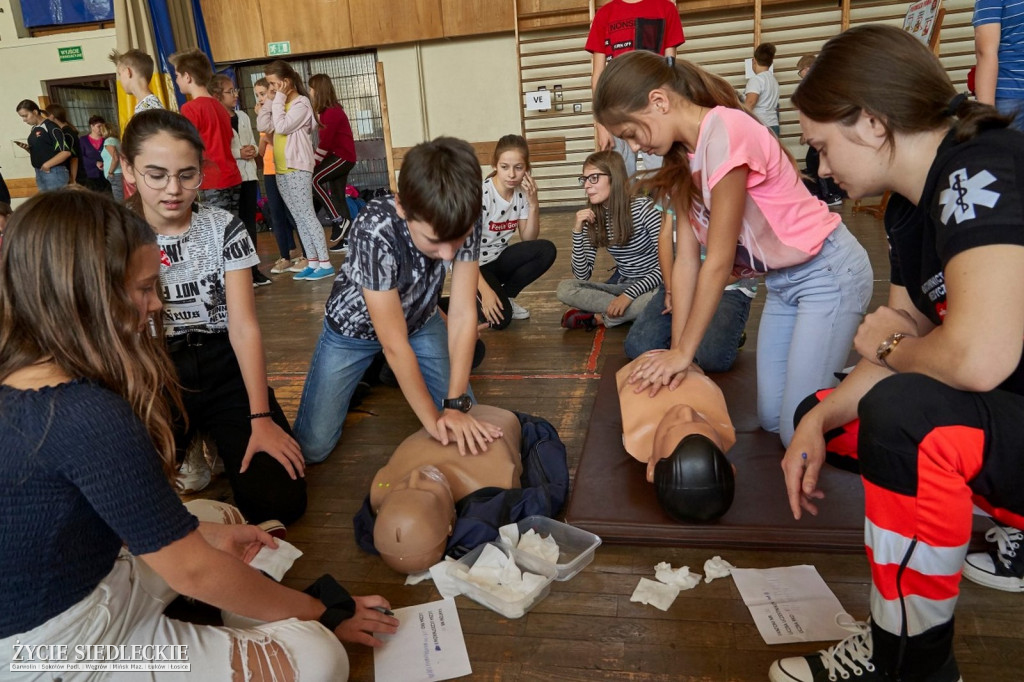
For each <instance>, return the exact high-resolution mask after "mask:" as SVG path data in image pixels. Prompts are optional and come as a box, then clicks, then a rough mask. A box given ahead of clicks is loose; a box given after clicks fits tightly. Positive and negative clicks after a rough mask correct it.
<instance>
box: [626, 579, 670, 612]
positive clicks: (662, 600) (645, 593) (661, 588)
mask: <svg viewBox="0 0 1024 682" xmlns="http://www.w3.org/2000/svg"><path fill="white" fill-rule="evenodd" d="M678 596H679V588H678V587H675V586H673V585H665V584H664V583H659V582H657V581H655V580H648V579H647V578H640V582H639V583H638V584H637V586H636V589H635V590H633V596H631V597H630V598H629V601H635V602H640V603H641V604H649V605H650V606H653V607H655V608H658V609H661V610H662V611H668V609H669V607H670V606H672V602H674V601H675V600H676V597H678Z"/></svg>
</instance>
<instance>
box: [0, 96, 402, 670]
mask: <svg viewBox="0 0 1024 682" xmlns="http://www.w3.org/2000/svg"><path fill="white" fill-rule="evenodd" d="M140 115H141V114H140ZM172 115H173V116H178V114H172ZM136 118H138V117H136ZM134 120H135V119H133V122H134ZM183 120H184V119H183ZM129 130H130V126H129ZM193 134H195V133H194V132H193ZM172 184H174V183H173V181H172ZM144 187H145V186H144ZM140 190H141V191H146V190H145V189H143V188H140ZM236 222H237V221H236ZM242 234H243V235H244V231H243V232H242ZM160 261H161V252H160V249H159V248H158V246H157V238H156V236H155V235H154V233H153V231H152V230H151V229H150V227H149V226H148V225H146V223H145V221H144V220H143V219H142V218H141V217H140V216H138V215H136V214H134V213H132V212H131V211H129V210H127V209H125V208H124V207H123V206H120V205H118V204H116V203H115V202H114V201H113V200H111V199H109V198H107V197H100V196H97V195H95V194H87V193H85V192H77V191H70V190H61V191H57V192H51V193H47V194H44V195H39V196H36V197H34V198H32V199H30V200H29V201H27V202H26V203H25V204H24V205H23V206H21V207H20V208H19V209H18V214H17V215H16V216H15V217H13V218H12V220H11V225H10V229H9V231H8V239H7V241H6V243H5V244H4V245H3V249H2V250H0V488H2V489H3V491H4V494H3V495H2V496H0V518H2V519H3V532H2V533H0V570H2V571H3V575H4V581H3V584H2V586H0V602H2V603H3V604H4V605H5V608H4V609H2V610H0V666H2V669H3V671H4V672H3V678H4V679H5V680H11V681H15V680H16V681H19V682H20V681H25V682H27V681H29V680H33V681H34V680H44V679H45V680H49V679H54V678H56V677H57V674H56V673H51V672H39V671H38V669H36V670H27V671H19V670H18V667H17V666H12V663H14V662H15V661H16V660H18V658H19V655H18V651H19V650H20V649H26V648H27V647H31V646H37V645H43V646H42V648H44V649H46V648H49V645H51V644H52V643H59V644H60V645H63V646H66V647H67V650H68V651H75V650H76V647H78V646H93V645H96V646H102V647H104V650H106V647H107V646H114V647H117V646H128V647H131V646H139V647H145V648H147V649H151V648H154V646H155V649H156V650H160V651H161V652H162V653H163V654H164V655H167V656H168V657H169V658H172V659H178V660H187V661H188V662H189V663H190V664H191V666H192V667H191V673H184V674H185V675H187V676H188V679H190V680H191V679H195V680H208V681H211V682H212V681H218V682H219V681H221V680H242V679H245V680H253V681H256V680H282V679H302V680H324V681H325V682H326V681H328V680H330V681H334V680H345V679H347V678H348V669H349V666H348V658H347V656H346V653H345V649H344V648H343V646H342V644H341V643H340V642H341V641H347V642H359V643H362V644H366V645H370V646H375V645H379V644H380V640H379V639H377V638H376V636H375V634H376V633H393V632H395V630H396V626H397V625H398V621H397V620H396V619H394V618H390V617H388V616H386V615H384V614H383V613H380V612H379V611H378V610H377V608H383V609H386V608H388V602H387V601H386V600H385V599H383V598H382V597H380V596H367V597H348V595H347V594H346V595H344V597H347V598H343V597H342V594H341V593H340V592H339V595H338V599H337V600H335V599H331V598H329V597H325V596H323V595H325V594H326V592H325V591H322V592H321V595H320V596H319V598H318V596H314V593H313V592H312V591H310V592H309V593H306V594H304V593H302V592H299V591H297V590H293V589H290V588H287V587H285V586H283V585H281V584H279V583H277V582H274V581H273V580H270V579H268V578H266V577H265V576H264V575H262V574H261V573H260V572H259V571H257V570H256V569H255V568H253V567H251V566H250V565H247V562H248V561H250V560H251V558H252V557H253V556H254V555H255V553H256V552H258V551H259V550H261V549H262V548H263V547H270V548H272V547H276V546H277V544H276V541H275V540H274V538H273V537H271V536H270V535H269V534H268V533H266V532H264V531H263V530H260V529H259V528H257V527H256V526H251V525H245V524H243V523H240V522H236V523H203V522H200V521H198V520H197V518H196V516H194V515H193V514H192V513H190V512H192V511H193V509H195V507H194V506H193V505H194V504H195V503H192V504H190V505H189V507H188V508H186V506H185V505H183V504H182V503H181V501H180V500H179V499H178V497H177V496H176V495H175V493H174V489H173V488H172V487H171V485H170V483H169V481H168V479H169V478H171V477H173V475H174V469H175V467H174V465H173V463H174V449H175V448H174V436H173V427H172V423H171V422H172V417H171V410H170V408H169V406H168V402H169V401H168V399H170V402H174V401H175V399H176V397H177V394H178V391H177V389H176V387H175V381H174V377H173V371H174V370H173V368H172V367H171V363H170V362H169V361H168V358H167V354H166V353H165V352H164V350H163V349H162V348H161V344H160V341H159V339H154V338H153V337H152V336H151V335H150V333H149V323H150V322H151V321H152V319H153V318H152V316H153V315H156V314H159V312H160V308H161V301H160V295H159V292H158V289H157V287H158V285H159V273H160V270H161V264H160ZM249 291H250V292H251V291H252V289H251V287H250V288H249ZM250 296H251V293H250ZM42 302H45V304H41V303H42ZM204 502H206V501H204ZM207 508H209V505H207ZM221 508H222V509H223V511H225V512H227V511H230V509H229V508H227V505H222V506H221ZM196 511H200V510H199V509H196ZM207 513H208V512H207ZM202 515H204V516H205V515H206V514H205V513H204V514H202ZM236 521H237V519H236ZM321 580H324V579H321ZM324 582H326V581H324ZM321 584H323V583H321ZM339 587H340V586H339ZM178 594H184V595H187V596H190V597H193V598H195V599H199V600H202V601H204V602H207V603H209V604H212V605H214V606H217V607H220V608H222V609H225V610H227V611H229V612H231V613H232V614H236V615H239V616H244V617H247V618H250V619H255V620H256V621H258V622H259V624H258V625H255V626H253V627H238V628H227V627H214V626H210V625H196V624H193V623H187V622H184V621H180V620H176V619H172V618H168V617H167V616H165V615H164V609H165V608H166V607H167V605H168V604H169V603H170V602H171V601H173V600H174V599H175V598H176V597H177V596H178ZM325 607H326V608H325ZM375 607H377V608H375ZM318 620H319V621H320V622H319V623H318V622H316V621H318ZM325 625H326V626H327V629H325V627H324V626H325ZM20 658H21V659H22V660H24V656H21V657H20ZM68 658H69V660H74V659H73V658H71V656H68ZM90 659H91V660H96V659H95V658H92V657H90ZM87 660H89V659H87ZM157 660H159V659H157ZM97 674H98V675H102V673H97ZM180 675H181V674H180V673H174V672H152V673H148V674H147V675H146V677H147V679H151V680H152V679H155V680H168V679H180ZM71 676H73V677H81V676H79V675H77V674H74V673H72V674H71ZM86 676H88V673H86ZM115 676H116V675H112V677H115ZM64 678H65V679H70V677H69V676H67V675H65V676H64Z"/></svg>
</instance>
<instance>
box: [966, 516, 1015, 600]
mask: <svg viewBox="0 0 1024 682" xmlns="http://www.w3.org/2000/svg"><path fill="white" fill-rule="evenodd" d="M985 539H986V540H988V541H989V542H994V543H996V549H993V550H990V551H988V552H975V553H974V554H968V555H967V558H966V559H964V569H963V571H964V577H965V578H967V579H968V580H970V581H971V582H974V583H978V584H979V585H984V586H985V587H992V588H994V589H997V590H1003V591H1004V592H1024V552H1022V551H1021V544H1024V533H1021V531H1019V530H1017V529H1016V528H1011V527H1010V526H996V527H995V528H990V529H989V530H988V531H987V532H986V533H985Z"/></svg>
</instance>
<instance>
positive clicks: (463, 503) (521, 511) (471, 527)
mask: <svg viewBox="0 0 1024 682" xmlns="http://www.w3.org/2000/svg"><path fill="white" fill-rule="evenodd" d="M515 415H516V416H517V417H518V418H519V424H520V425H521V426H522V429H523V437H522V445H521V448H520V452H521V454H522V460H523V473H522V475H521V476H520V477H519V481H520V485H521V486H522V487H521V488H511V489H505V488H481V489H480V490H477V491H476V492H474V493H470V494H469V495H467V496H466V497H464V498H462V499H461V500H459V501H458V502H457V503H456V505H455V512H456V517H457V518H456V521H455V529H454V530H453V531H452V535H451V537H450V538H448V546H447V548H446V549H445V554H447V555H448V556H450V557H453V558H455V559H458V558H460V557H462V556H464V555H465V554H467V553H468V552H469V551H470V550H472V549H473V548H474V547H476V546H477V545H481V544H483V543H485V542H490V541H492V540H497V539H498V528H500V527H501V526H504V525H505V524H508V523H515V522H516V521H519V520H520V519H525V518H526V517H527V516H533V515H539V516H547V517H554V516H556V515H558V513H559V512H561V511H562V507H563V506H564V505H565V501H566V499H567V498H568V496H569V466H568V463H567V461H566V453H565V444H564V443H562V439H561V438H559V437H558V431H556V430H555V427H554V426H552V425H551V424H550V423H549V422H548V421H547V420H545V419H541V418H540V417H533V416H531V415H528V414H522V413H519V412H516V413H515ZM374 520H375V517H374V515H373V511H372V510H371V509H370V496H369V495H367V496H366V499H365V500H363V506H362V507H361V508H360V509H359V512H358V513H357V514H356V515H355V517H354V518H353V519H352V523H353V526H354V528H355V533H356V542H357V544H358V545H359V547H360V548H361V549H362V550H363V551H365V552H369V553H370V554H379V552H377V549H376V548H375V547H374V546H373V524H374Z"/></svg>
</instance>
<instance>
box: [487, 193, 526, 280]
mask: <svg viewBox="0 0 1024 682" xmlns="http://www.w3.org/2000/svg"><path fill="white" fill-rule="evenodd" d="M493 179H494V178H487V179H486V180H484V200H483V204H484V207H483V224H484V231H483V236H482V237H481V239H480V265H487V264H488V263H490V262H491V261H493V260H495V259H496V258H497V257H498V256H500V255H501V252H502V251H504V250H505V247H506V246H508V243H509V241H510V240H511V239H512V235H514V234H516V231H517V230H518V229H519V221H520V220H526V219H527V218H529V217H530V203H529V202H528V201H527V200H526V195H525V194H524V193H523V191H522V190H521V189H518V188H517V189H516V190H515V191H514V192H512V199H511V200H510V201H505V199H503V198H502V196H501V195H500V194H498V190H497V189H496V188H495V187H494V183H493V182H492V180H493Z"/></svg>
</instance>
